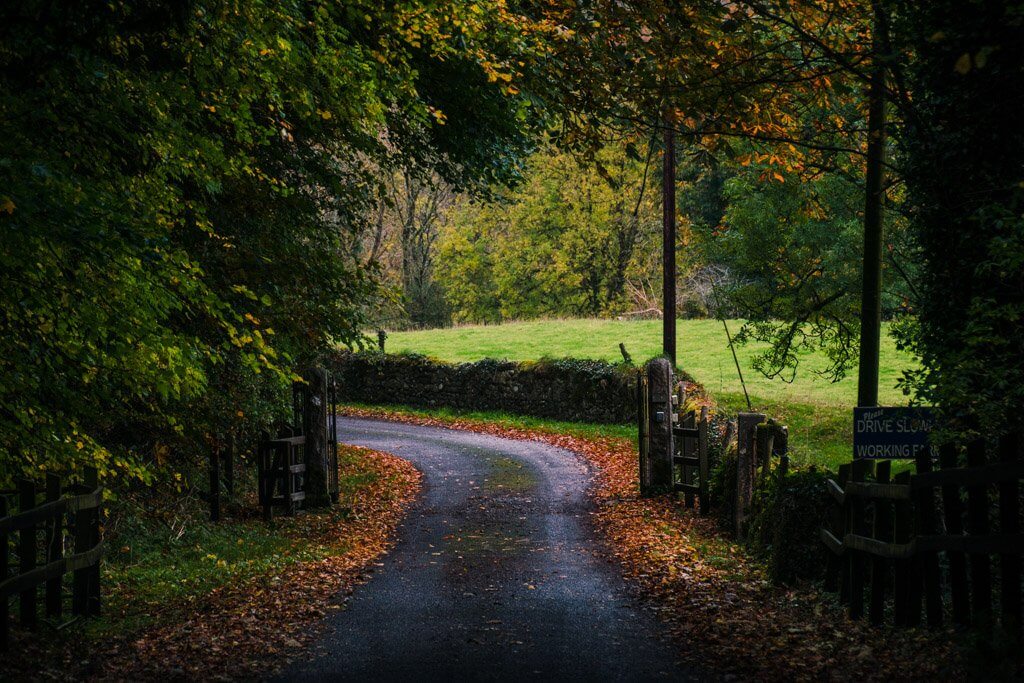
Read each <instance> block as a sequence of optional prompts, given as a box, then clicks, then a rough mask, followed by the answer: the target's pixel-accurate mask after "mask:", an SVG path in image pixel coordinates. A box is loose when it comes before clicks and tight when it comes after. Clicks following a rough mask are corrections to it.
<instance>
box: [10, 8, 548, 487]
mask: <svg viewBox="0 0 1024 683" xmlns="http://www.w3.org/2000/svg"><path fill="white" fill-rule="evenodd" d="M546 35H547V28H546V27H545V26H543V25H534V24H532V23H531V22H529V21H526V20H525V19H524V18H523V17H520V16H516V15H512V14H511V13H509V12H508V11H507V10H506V9H504V8H503V7H499V6H485V7H483V8H481V7H478V6H475V5H464V4H455V5H453V4H451V3H436V2H430V1H428V0H423V1H422V2H420V1H417V2H411V3H404V4H402V5H400V6H394V7H392V6H388V7H385V6H381V5H379V4H378V3H372V2H352V3H343V4H338V3H326V4H324V3H318V2H297V3H291V4H287V5H282V4H280V3H276V2H263V1H255V2H247V3H242V4H241V5H238V4H232V3H223V2H219V1H218V0H209V1H207V0H191V1H190V2H183V3H174V4H173V5H164V4H160V3H151V2H144V1H138V2H135V1H129V0H124V1H120V2H113V3H106V2H102V3H101V2H85V3H76V4H74V5H54V4H53V3H45V2H25V3H18V4H15V5H5V6H4V7H3V8H2V9H0V42H2V44H3V45H4V49H3V51H2V52H0V112H2V115H0V187H2V190H0V231H2V236H3V245H4V246H3V249H2V252H0V259H2V261H0V263H2V265H3V272H2V274H0V280H2V284H3V292H2V293H0V302H2V304H0V312H2V313H0V377H2V378H3V380H2V383H0V484H2V483H3V482H8V483H9V481H10V480H11V478H12V477H14V476H16V475H18V474H19V473H22V472H28V473H33V474H34V473H37V472H38V471H39V469H45V470H47V471H55V472H56V471H65V472H74V471H77V470H78V469H79V468H80V466H81V465H83V464H95V465H98V466H99V467H100V469H101V474H102V475H103V476H112V475H121V474H127V475H131V476H137V477H142V478H145V479H149V478H151V477H152V476H153V475H154V473H157V472H160V471H162V468H163V467H164V466H165V465H171V466H175V467H176V466H177V464H175V463H168V462H167V456H166V454H167V453H169V452H170V453H174V454H175V455H176V457H178V458H179V461H180V460H181V459H183V458H187V457H188V456H189V455H191V454H197V453H201V452H202V451H204V450H205V449H206V448H208V447H209V445H210V444H211V443H213V442H215V441H216V440H217V439H219V438H220V435H221V434H222V433H223V432H224V431H225V430H228V429H246V430H248V431H250V432H256V431H258V430H260V429H262V428H266V427H269V426H270V425H271V424H272V422H273V421H274V420H275V419H279V418H281V417H283V416H284V415H286V408H285V406H284V405H283V403H284V402H285V400H284V396H285V392H284V389H285V388H286V387H287V385H288V383H289V382H290V381H291V380H292V379H294V378H295V377H296V376H297V375H296V370H297V369H298V368H300V367H302V366H303V365H305V364H307V363H309V362H311V361H313V360H315V359H316V358H317V357H318V356H319V355H320V354H322V353H323V352H325V351H327V350H329V349H331V348H333V346H334V344H336V343H339V342H351V343H357V342H358V341H359V339H360V338H361V334H362V323H363V320H364V310H365V307H364V305H365V303H366V301H367V300H368V299H369V298H370V296H371V295H372V292H373V289H374V271H373V269H372V268H367V267H365V263H364V262H362V261H360V260H359V259H357V258H355V256H356V255H357V253H358V244H359V243H360V242H361V236H360V233H361V231H362V229H363V226H364V225H365V222H366V220H365V219H366V217H367V216H368V215H370V213H371V212H372V211H373V209H374V208H375V207H374V201H375V198H376V197H377V196H378V192H377V188H378V186H379V182H380V172H381V170H382V169H394V168H397V167H399V166H401V165H403V164H406V165H415V164H419V163H421V160H422V159H423V158H436V159H443V162H442V161H438V162H437V164H436V165H437V171H438V173H441V174H442V175H445V176H446V177H448V178H450V179H453V180H457V181H458V182H461V183H466V184H469V183H473V182H482V181H485V180H489V179H493V178H506V177H509V176H510V175H513V174H514V172H515V168H516V167H517V165H518V162H519V158H520V157H521V155H522V154H523V152H524V149H525V147H524V146H525V145H527V143H528V138H529V134H528V130H529V125H530V118H531V117H530V116H529V112H528V111H527V109H528V108H527V107H526V105H525V104H524V103H525V101H526V98H525V96H523V95H521V94H518V93H515V92H512V89H511V87H510V86H509V84H508V80H506V79H505V78H504V77H505V76H508V73H509V71H510V64H515V63H516V62H517V61H521V60H525V59H531V57H530V54H531V53H532V51H534V50H535V49H537V45H538V43H539V42H543V41H541V40H540V38H543V37H545V36H546ZM456 71H457V72H458V73H459V74H460V75H461V77H462V79H463V80H462V83H464V84H467V85H469V86H471V88H470V89H469V91H468V92H467V91H464V90H460V89H459V88H458V87H455V85H454V84H453V83H452V82H451V81H450V80H449V77H450V76H451V75H452V73H453V72H456ZM509 78H510V77H509ZM471 101H472V102H476V103H478V105H479V106H476V107H474V106H470V105H471ZM445 108H447V111H446V109H445ZM412 140H416V141H417V143H423V144H420V145H419V146H413V145H412V144H411V141H412ZM482 157H487V158H488V160H489V164H488V165H487V166H486V168H484V167H482V166H480V165H479V164H477V163H476V161H477V160H479V159H480V158H482ZM469 162H473V163H469ZM178 464H180V462H179V463H178Z"/></svg>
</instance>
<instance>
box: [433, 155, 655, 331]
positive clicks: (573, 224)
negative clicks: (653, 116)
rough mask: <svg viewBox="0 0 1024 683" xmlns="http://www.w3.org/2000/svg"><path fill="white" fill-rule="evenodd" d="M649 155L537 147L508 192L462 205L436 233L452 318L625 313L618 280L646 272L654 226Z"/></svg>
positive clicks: (624, 286) (622, 288)
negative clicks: (587, 157) (583, 156)
mask: <svg viewBox="0 0 1024 683" xmlns="http://www.w3.org/2000/svg"><path fill="white" fill-rule="evenodd" d="M627 149H629V151H627ZM649 157H650V154H647V155H641V154H638V153H637V152H636V151H635V150H634V149H633V148H632V143H630V144H629V145H617V146H616V145H610V146H608V147H607V148H606V149H603V150H601V151H600V152H599V153H598V154H597V155H596V156H595V159H594V161H593V162H592V163H587V162H580V161H579V160H577V159H576V158H574V157H573V156H572V155H570V154H567V153H559V152H557V151H555V150H552V149H546V150H543V151H542V152H539V153H537V154H535V155H534V156H533V157H531V159H530V162H529V164H528V165H527V169H526V172H525V177H524V180H523V181H522V183H520V184H519V185H517V186H516V187H515V188H513V189H508V190H507V191H505V192H503V193H501V194H500V195H499V197H498V198H497V199H496V200H494V201H488V202H481V201H464V202H463V203H462V205H461V206H460V207H459V208H458V209H457V210H456V211H455V212H453V214H452V219H451V222H450V224H449V225H448V226H447V227H446V229H445V231H444V233H443V234H442V237H441V242H440V247H439V248H440V259H439V265H438V269H437V272H438V278H439V279H440V281H441V283H442V285H443V286H444V288H445V291H446V292H447V293H448V296H449V301H450V303H451V304H452V307H453V311H454V316H455V318H456V319H457V320H471V321H493V320H500V319H508V318H518V317H530V316H543V315H574V316H575V315H590V316H599V315H609V314H612V313H617V312H622V311H625V310H627V309H628V307H629V301H628V291H627V284H628V282H629V281H630V278H633V277H635V276H636V275H637V274H638V273H639V272H642V271H644V270H645V269H646V263H644V257H645V255H646V254H647V252H648V251H649V249H650V244H651V239H652V237H653V235H654V227H655V225H656V215H657V204H656V199H657V198H656V196H654V194H653V193H652V192H650V191H649V185H650V182H649V180H650V175H651V174H650V168H649ZM641 264H643V265H641Z"/></svg>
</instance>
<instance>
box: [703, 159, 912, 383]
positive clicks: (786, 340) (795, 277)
mask: <svg viewBox="0 0 1024 683" xmlns="http://www.w3.org/2000/svg"><path fill="white" fill-rule="evenodd" d="M727 168H728V169H729V173H730V175H729V177H728V178H727V179H725V180H724V182H723V183H722V186H721V188H722V189H721V200H722V203H723V215H722V217H721V222H720V223H718V224H711V225H710V226H707V225H705V226H702V228H703V230H702V245H703V247H704V252H705V258H706V259H707V260H708V262H710V263H714V264H716V265H718V266H719V267H720V268H721V269H722V273H723V274H722V276H721V278H720V282H719V283H718V285H717V291H716V296H717V297H718V302H717V303H719V305H720V308H722V309H724V311H723V312H724V313H727V314H733V315H736V316H737V317H742V318H745V319H746V321H747V322H746V323H745V324H744V326H743V327H742V329H740V330H739V331H738V333H737V334H736V337H735V341H736V342H737V343H739V344H743V343H746V342H749V341H758V342H765V343H768V344H769V346H768V347H767V348H766V349H764V350H763V351H762V352H759V353H758V355H757V356H756V358H755V360H754V363H753V367H754V369H755V370H757V371H759V372H761V373H762V374H764V375H766V376H768V377H778V376H781V377H784V378H785V379H787V380H788V381H792V380H793V378H794V376H795V374H796V371H797V366H798V365H799V363H800V354H801V352H808V351H812V352H820V353H821V354H822V355H823V356H824V357H826V358H827V359H828V364H827V365H826V366H825V367H823V368H819V369H816V370H815V371H817V372H820V373H822V374H823V375H824V376H826V377H828V378H830V379H833V380H837V379H842V377H844V376H845V374H846V372H847V370H848V369H849V368H850V367H851V366H853V365H855V364H856V362H857V352H858V348H859V335H860V327H859V326H860V299H859V292H860V286H861V282H860V279H861V255H862V250H863V245H862V234H863V230H862V226H861V216H860V214H861V212H862V211H863V203H864V200H863V196H862V195H863V190H862V189H861V187H860V186H859V184H858V183H856V182H852V181H851V180H850V179H849V176H848V175H847V174H845V173H842V172H832V173H823V174H820V175H819V176H817V177H812V178H809V179H807V178H801V176H800V175H798V174H795V173H788V172H784V171H783V172H780V171H776V170H773V169H772V167H771V166H769V165H766V164H758V163H751V164H749V165H746V166H744V165H739V164H728V165H727ZM719 173H720V174H721V171H719ZM907 239H908V236H907V225H906V221H905V220H902V219H901V218H899V217H898V216H893V217H892V218H891V220H890V221H889V225H888V226H887V232H886V240H887V243H888V250H887V253H888V255H889V258H888V260H887V262H886V264H885V268H884V274H883V282H884V283H885V285H886V296H885V298H884V301H883V304H884V316H885V317H886V318H892V317H893V316H897V315H899V314H900V313H901V312H903V311H905V310H906V307H907V302H908V300H909V298H910V294H911V293H910V289H909V288H910V287H912V284H911V285H908V283H907V281H906V280H905V279H904V277H907V276H908V274H910V273H913V272H915V268H914V266H913V264H912V263H907V262H906V259H905V258H904V257H903V256H902V255H903V254H904V253H905V252H906V251H907V246H906V243H907ZM893 263H896V264H897V265H898V268H896V267H893V266H892V265H891V264H893Z"/></svg>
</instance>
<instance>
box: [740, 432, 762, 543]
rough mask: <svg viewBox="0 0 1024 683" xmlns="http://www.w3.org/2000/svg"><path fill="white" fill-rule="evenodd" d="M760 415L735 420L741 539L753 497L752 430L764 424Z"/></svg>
mask: <svg viewBox="0 0 1024 683" xmlns="http://www.w3.org/2000/svg"><path fill="white" fill-rule="evenodd" d="M764 419H765V416H764V415H763V414H761V413H740V414H739V415H738V416H737V419H736V505H735V506H734V509H735V511H736V536H737V538H743V534H744V523H745V522H746V520H747V513H748V512H749V511H750V502H751V500H752V499H753V497H754V468H755V462H754V429H755V428H756V427H757V425H759V424H761V423H762V422H764Z"/></svg>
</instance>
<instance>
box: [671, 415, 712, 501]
mask: <svg viewBox="0 0 1024 683" xmlns="http://www.w3.org/2000/svg"><path fill="white" fill-rule="evenodd" d="M672 436H673V449H674V453H673V456H672V460H673V475H672V476H673V482H672V485H673V488H674V489H675V490H676V491H679V492H682V493H683V500H684V502H685V504H686V507H688V508H692V507H693V506H694V496H697V497H699V499H700V513H701V514H702V515H706V514H708V513H709V512H710V504H709V503H710V501H709V499H708V483H709V480H708V478H709V476H710V472H711V466H710V463H709V462H708V408H707V406H703V407H701V409H700V417H699V418H698V416H697V413H696V412H694V411H690V412H688V413H686V414H684V415H681V416H680V417H679V422H678V423H677V424H675V425H674V426H673V427H672Z"/></svg>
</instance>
